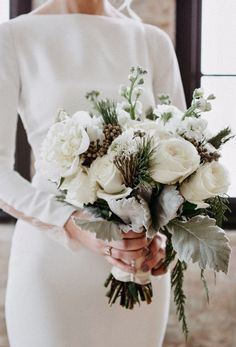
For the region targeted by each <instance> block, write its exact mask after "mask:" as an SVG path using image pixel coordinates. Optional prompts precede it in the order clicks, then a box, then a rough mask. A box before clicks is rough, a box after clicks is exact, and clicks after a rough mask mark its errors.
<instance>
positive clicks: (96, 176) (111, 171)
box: [89, 155, 125, 194]
mask: <svg viewBox="0 0 236 347" xmlns="http://www.w3.org/2000/svg"><path fill="white" fill-rule="evenodd" d="M89 176H90V180H91V181H95V182H96V183H97V184H98V185H99V186H100V188H101V189H102V190H103V191H104V192H105V193H108V194H116V193H120V192H122V191H123V190H124V189H125V185H124V181H123V178H122V175H121V173H120V172H119V170H118V169H117V167H116V166H115V164H113V162H112V161H111V160H110V159H109V158H108V156H107V155H105V156H103V157H101V158H97V159H96V160H94V161H93V163H92V164H91V166H90V169H89Z"/></svg>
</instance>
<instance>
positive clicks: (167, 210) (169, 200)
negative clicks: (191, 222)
mask: <svg viewBox="0 0 236 347" xmlns="http://www.w3.org/2000/svg"><path fill="white" fill-rule="evenodd" d="M183 202H184V198H183V197H182V196H181V195H180V193H179V191H178V190H177V189H176V186H165V187H164V188H163V190H162V191H161V193H160V195H158V196H157V197H155V198H154V199H153V201H152V207H151V209H152V220H153V225H154V228H155V229H156V230H159V229H160V228H163V227H164V226H166V225H167V224H168V223H169V222H170V221H171V220H172V219H174V218H176V217H177V212H178V210H179V208H180V206H181V205H182V204H183Z"/></svg>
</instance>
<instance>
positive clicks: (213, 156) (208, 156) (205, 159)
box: [188, 139, 220, 163]
mask: <svg viewBox="0 0 236 347" xmlns="http://www.w3.org/2000/svg"><path fill="white" fill-rule="evenodd" d="M188 141H190V142H191V143H192V144H193V145H194V146H195V147H196V149H197V151H198V154H199V155H200V157H201V162H202V163H211V162H212V161H214V160H215V161H217V160H218V159H219V158H220V154H219V153H218V152H217V151H214V152H211V151H209V150H208V149H207V148H206V147H204V145H203V144H202V143H201V142H198V141H196V140H194V139H191V140H190V139H188Z"/></svg>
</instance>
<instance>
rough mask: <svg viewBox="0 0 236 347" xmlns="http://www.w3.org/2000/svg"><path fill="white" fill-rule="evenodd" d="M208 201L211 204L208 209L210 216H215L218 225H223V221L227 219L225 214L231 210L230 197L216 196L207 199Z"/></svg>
mask: <svg viewBox="0 0 236 347" xmlns="http://www.w3.org/2000/svg"><path fill="white" fill-rule="evenodd" d="M206 203H208V204H209V205H210V207H209V208H208V209H207V212H208V214H209V216H210V217H212V218H214V219H215V220H216V225H218V226H219V227H221V226H222V224H223V222H225V221H227V217H226V216H225V215H226V213H227V212H231V210H230V208H229V206H228V204H229V201H228V199H227V198H226V197H222V196H215V197H213V198H210V199H207V200H206Z"/></svg>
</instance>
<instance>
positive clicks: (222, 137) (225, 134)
mask: <svg viewBox="0 0 236 347" xmlns="http://www.w3.org/2000/svg"><path fill="white" fill-rule="evenodd" d="M233 137H234V135H232V131H231V129H230V128H229V127H226V128H224V129H222V130H221V131H219V132H218V134H216V135H215V136H212V137H211V138H210V139H209V140H207V142H208V143H210V144H211V145H212V146H214V147H215V148H216V149H219V148H220V147H221V146H222V145H223V144H224V143H226V142H228V141H229V140H231V139H232V138H233Z"/></svg>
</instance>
